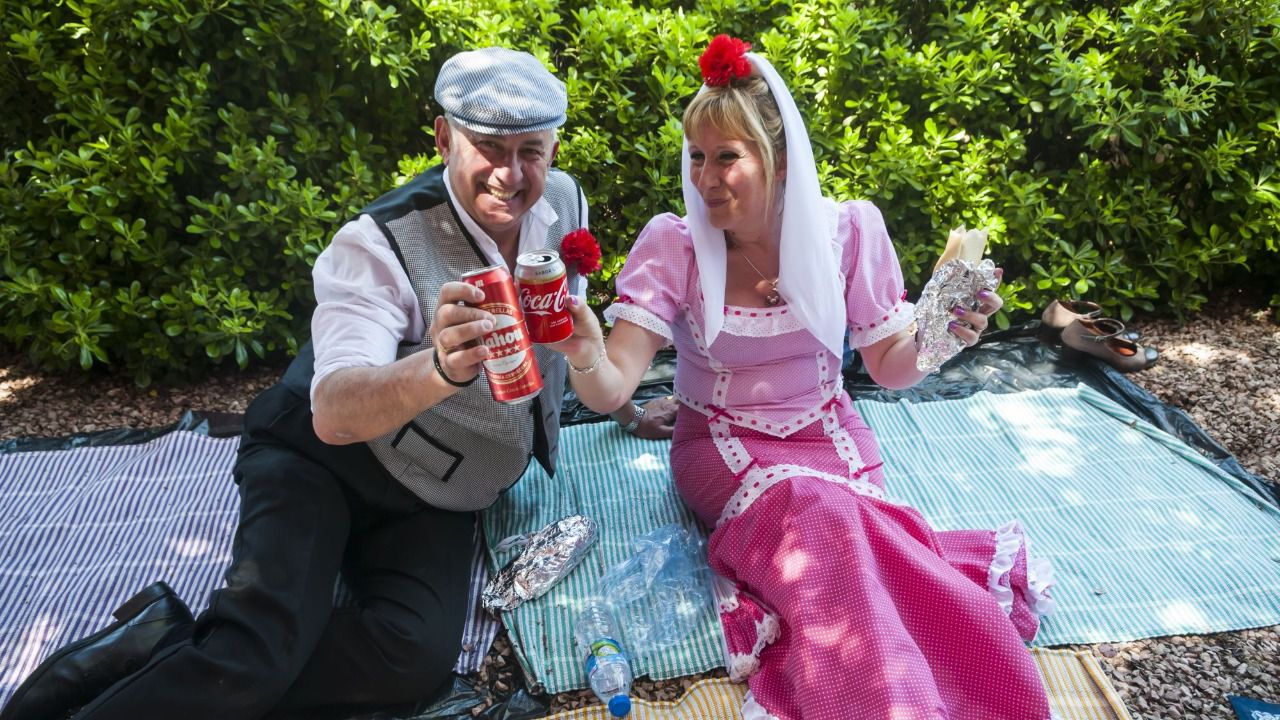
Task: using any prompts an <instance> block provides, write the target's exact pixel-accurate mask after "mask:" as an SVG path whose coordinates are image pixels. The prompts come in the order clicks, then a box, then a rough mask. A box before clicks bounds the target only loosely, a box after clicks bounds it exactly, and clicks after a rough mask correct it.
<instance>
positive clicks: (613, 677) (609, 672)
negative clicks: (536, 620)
mask: <svg viewBox="0 0 1280 720" xmlns="http://www.w3.org/2000/svg"><path fill="white" fill-rule="evenodd" d="M573 633H574V637H576V638H577V640H578V649H579V651H580V652H581V654H582V656H583V657H585V658H586V670H587V682H589V683H590V684H591V690H592V692H594V693H595V694H596V697H598V698H600V702H603V703H605V704H606V705H608V706H609V712H610V713H611V714H612V715H613V716H614V717H618V718H620V717H625V716H626V715H627V713H629V712H631V698H630V697H629V695H630V693H631V679H632V677H631V663H630V662H628V661H627V654H626V653H624V652H623V651H622V643H620V642H619V641H618V638H619V637H621V635H619V633H618V625H617V623H616V622H615V621H614V619H613V614H612V613H610V612H609V609H608V608H607V607H605V605H604V603H603V602H601V601H600V600H598V599H595V600H592V601H591V602H589V603H588V604H587V607H586V608H585V609H584V610H583V611H582V612H581V613H580V614H579V615H578V618H577V620H575V621H574V624H573Z"/></svg>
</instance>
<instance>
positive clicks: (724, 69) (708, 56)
mask: <svg viewBox="0 0 1280 720" xmlns="http://www.w3.org/2000/svg"><path fill="white" fill-rule="evenodd" d="M750 49H751V43H748V42H743V41H741V40H739V39H738V38H734V37H729V36H728V35H717V36H715V37H714V38H711V44H710V45H708V46H707V51H706V52H704V53H702V57H700V58H698V66H699V67H701V68H702V81H703V82H704V83H706V84H707V86H708V87H717V86H720V85H728V84H729V83H730V81H732V80H736V79H738V78H744V77H747V76H748V75H750V74H751V62H750V61H749V60H747V58H746V52H747V51H748V50H750Z"/></svg>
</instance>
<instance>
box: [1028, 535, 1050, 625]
mask: <svg viewBox="0 0 1280 720" xmlns="http://www.w3.org/2000/svg"><path fill="white" fill-rule="evenodd" d="M1026 543H1027V586H1026V587H1025V588H1023V590H1022V597H1023V598H1025V599H1026V601H1027V604H1028V605H1030V606H1031V612H1033V613H1035V614H1036V616H1037V617H1048V616H1049V615H1052V614H1053V610H1054V608H1055V606H1056V601H1055V600H1054V599H1053V596H1052V595H1050V594H1049V589H1050V588H1052V587H1053V585H1054V583H1056V582H1057V579H1056V578H1055V577H1054V575H1053V563H1052V562H1050V561H1049V558H1033V557H1031V540H1030V539H1027V540H1026Z"/></svg>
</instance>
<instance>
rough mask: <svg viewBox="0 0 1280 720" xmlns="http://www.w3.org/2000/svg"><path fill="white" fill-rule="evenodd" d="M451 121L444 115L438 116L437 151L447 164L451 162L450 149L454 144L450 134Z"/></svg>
mask: <svg viewBox="0 0 1280 720" xmlns="http://www.w3.org/2000/svg"><path fill="white" fill-rule="evenodd" d="M449 130H450V128H449V121H448V120H446V119H445V118H444V116H443V115H437V116H436V152H438V153H440V159H442V160H444V162H445V164H446V165H447V164H448V163H449V149H450V148H451V147H452V144H453V137H452V136H451V135H449Z"/></svg>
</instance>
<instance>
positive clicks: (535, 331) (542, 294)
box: [516, 250, 573, 343]
mask: <svg viewBox="0 0 1280 720" xmlns="http://www.w3.org/2000/svg"><path fill="white" fill-rule="evenodd" d="M516 285H517V286H518V287H519V288H520V309H521V310H523V311H524V321H525V324H526V325H527V326H528V328H529V339H530V340H532V341H534V342H536V343H554V342H560V341H561V340H567V339H568V338H569V336H570V335H572V334H573V317H572V316H570V315H569V278H568V276H567V275H565V271H564V263H563V262H562V261H561V260H560V254H559V253H557V252H556V251H554V250H535V251H533V252H527V253H524V254H522V255H521V256H520V257H518V258H516Z"/></svg>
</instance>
